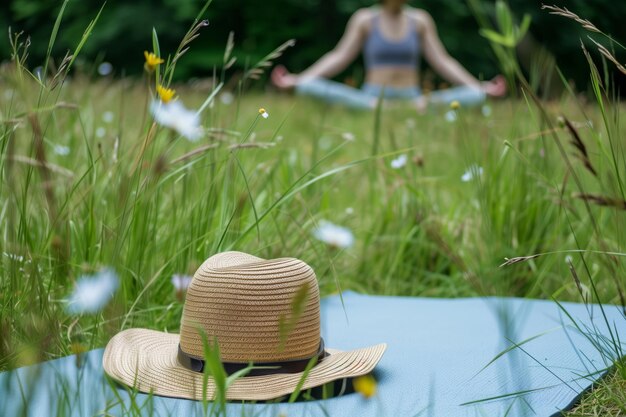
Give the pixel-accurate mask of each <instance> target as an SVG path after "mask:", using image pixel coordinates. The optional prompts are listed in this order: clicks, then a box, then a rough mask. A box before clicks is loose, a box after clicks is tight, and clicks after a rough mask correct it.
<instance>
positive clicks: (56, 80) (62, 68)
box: [50, 51, 74, 90]
mask: <svg viewBox="0 0 626 417" xmlns="http://www.w3.org/2000/svg"><path fill="white" fill-rule="evenodd" d="M73 58H74V55H72V54H70V52H69V51H67V53H66V54H65V57H64V58H63V60H62V61H61V65H59V68H58V69H57V71H56V72H55V74H54V77H52V81H51V82H50V90H54V89H55V88H56V87H57V86H58V85H59V84H60V82H62V80H64V79H65V76H64V75H63V74H65V75H67V72H66V70H67V66H68V65H69V64H70V62H72V59H73Z"/></svg>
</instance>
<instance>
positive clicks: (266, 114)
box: [259, 107, 270, 119]
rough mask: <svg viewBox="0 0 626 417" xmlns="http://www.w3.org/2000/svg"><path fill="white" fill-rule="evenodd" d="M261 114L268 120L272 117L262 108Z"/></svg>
mask: <svg viewBox="0 0 626 417" xmlns="http://www.w3.org/2000/svg"><path fill="white" fill-rule="evenodd" d="M259 114H260V115H261V116H262V117H263V118H264V119H267V118H268V117H270V115H269V113H268V112H267V110H265V109H264V108H263V107H261V108H260V109H259Z"/></svg>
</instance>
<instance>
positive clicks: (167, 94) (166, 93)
mask: <svg viewBox="0 0 626 417" xmlns="http://www.w3.org/2000/svg"><path fill="white" fill-rule="evenodd" d="M157 93H158V94H159V98H160V99H161V101H162V102H163V103H169V102H170V101H172V99H173V98H174V96H175V95H176V90H173V89H171V88H166V87H163V86H162V85H157Z"/></svg>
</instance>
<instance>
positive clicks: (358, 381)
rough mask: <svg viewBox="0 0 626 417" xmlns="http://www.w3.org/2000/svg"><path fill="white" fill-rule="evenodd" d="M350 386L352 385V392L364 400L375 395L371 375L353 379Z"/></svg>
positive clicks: (374, 385) (374, 381)
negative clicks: (358, 394)
mask: <svg viewBox="0 0 626 417" xmlns="http://www.w3.org/2000/svg"><path fill="white" fill-rule="evenodd" d="M352 385H354V390H355V391H356V392H358V393H360V394H361V395H362V396H364V397H365V398H370V397H373V396H374V395H375V394H376V380H375V379H374V377H373V376H372V375H371V374H367V375H363V376H358V377H356V378H354V379H353V380H352Z"/></svg>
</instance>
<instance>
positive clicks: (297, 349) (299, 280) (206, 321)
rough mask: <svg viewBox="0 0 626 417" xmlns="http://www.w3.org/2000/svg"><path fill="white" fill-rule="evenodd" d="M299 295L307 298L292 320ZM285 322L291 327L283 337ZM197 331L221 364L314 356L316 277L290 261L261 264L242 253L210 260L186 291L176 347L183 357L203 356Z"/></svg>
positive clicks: (317, 340)
mask: <svg viewBox="0 0 626 417" xmlns="http://www.w3.org/2000/svg"><path fill="white" fill-rule="evenodd" d="M302 294H304V295H306V297H305V298H304V300H302V301H301V314H299V316H298V317H295V316H294V311H293V309H294V306H293V305H294V303H295V302H296V301H295V300H296V299H297V298H298V296H299V295H302ZM296 319H297V320H296ZM281 322H282V324H283V326H282V329H281ZM285 323H289V324H291V325H292V326H289V327H288V330H289V331H288V332H287V333H285V329H284V327H285V326H284V324H285ZM200 329H201V330H200ZM201 332H205V333H206V336H207V339H208V340H209V342H212V341H213V340H214V339H215V340H217V343H218V345H219V348H220V354H221V359H222V361H224V362H235V363H247V362H250V361H254V362H279V361H289V360H298V359H305V358H309V357H312V356H314V355H315V354H316V353H317V352H318V349H319V345H320V298H319V287H318V284H317V278H316V276H315V272H314V271H313V269H312V268H311V267H310V266H309V265H307V264H306V263H305V262H303V261H301V260H299V259H295V258H279V259H271V260H265V259H261V258H257V257H255V256H252V255H248V254H245V253H241V252H224V253H220V254H217V255H214V256H212V257H210V258H209V259H207V260H206V261H205V262H204V263H203V264H202V265H201V266H200V268H198V270H197V271H196V273H195V274H194V277H193V280H192V281H191V284H190V285H189V289H188V290H187V297H186V300H185V306H184V308H183V316H182V320H181V328H180V347H181V349H182V350H183V351H184V352H185V353H187V354H188V355H191V356H195V357H198V358H202V357H204V345H203V342H202V335H201Z"/></svg>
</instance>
